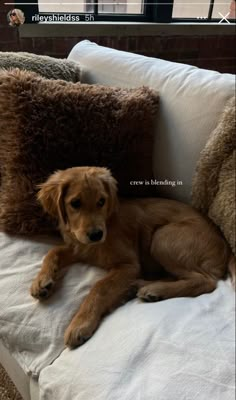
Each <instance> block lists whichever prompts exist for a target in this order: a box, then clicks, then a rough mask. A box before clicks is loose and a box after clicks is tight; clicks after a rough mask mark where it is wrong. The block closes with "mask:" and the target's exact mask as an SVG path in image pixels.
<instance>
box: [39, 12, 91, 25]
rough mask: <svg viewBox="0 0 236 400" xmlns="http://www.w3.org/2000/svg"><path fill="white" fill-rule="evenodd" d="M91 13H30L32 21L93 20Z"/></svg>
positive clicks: (76, 21)
mask: <svg viewBox="0 0 236 400" xmlns="http://www.w3.org/2000/svg"><path fill="white" fill-rule="evenodd" d="M94 20H95V19H94V16H93V15H92V14H80V15H78V14H51V15H39V14H35V15H32V22H72V23H73V22H74V23H78V22H93V21H94Z"/></svg>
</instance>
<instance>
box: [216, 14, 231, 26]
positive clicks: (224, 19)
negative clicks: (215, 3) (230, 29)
mask: <svg viewBox="0 0 236 400" xmlns="http://www.w3.org/2000/svg"><path fill="white" fill-rule="evenodd" d="M218 14H220V16H221V17H222V19H221V20H220V22H219V24H221V22H223V21H225V22H228V24H230V22H229V21H228V20H227V17H228V15H229V14H230V12H228V13H227V14H226V15H225V16H224V15H222V14H221V13H220V12H218Z"/></svg>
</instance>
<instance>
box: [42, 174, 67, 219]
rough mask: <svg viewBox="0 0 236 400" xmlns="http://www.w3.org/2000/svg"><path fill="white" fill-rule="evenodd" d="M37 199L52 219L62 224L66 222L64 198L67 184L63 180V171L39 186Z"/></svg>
mask: <svg viewBox="0 0 236 400" xmlns="http://www.w3.org/2000/svg"><path fill="white" fill-rule="evenodd" d="M38 187H39V188H40V190H39V192H38V194H37V198H38V200H39V201H40V203H41V205H42V206H43V209H44V211H46V212H47V213H48V214H49V215H51V216H52V217H55V218H57V219H60V220H61V221H62V222H64V224H66V222H67V215H66V210H65V205H64V196H65V193H66V190H67V188H68V183H67V182H65V181H64V180H63V171H57V172H55V173H54V174H52V175H51V176H50V177H49V178H48V180H47V181H46V182H44V183H42V184H41V185H38Z"/></svg>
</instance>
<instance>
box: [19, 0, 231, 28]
mask: <svg viewBox="0 0 236 400" xmlns="http://www.w3.org/2000/svg"><path fill="white" fill-rule="evenodd" d="M157 1H158V0H144V2H147V3H148V4H144V13H143V14H108V13H107V14H102V13H100V14H98V4H96V5H95V9H94V11H95V13H91V12H84V13H70V12H68V13H66V12H60V13H58V12H55V14H57V15H64V14H65V13H66V14H71V15H77V16H78V15H79V16H81V18H83V17H84V16H85V15H86V14H87V15H88V14H89V15H93V16H94V18H95V21H104V22H109V21H111V22H151V23H155V22H156V23H171V22H173V23H183V24H184V23H185V24H186V23H190V24H192V23H196V24H198V23H208V24H209V23H215V24H216V23H218V22H219V21H220V17H219V18H212V14H213V10H214V3H215V0H210V3H209V11H208V16H207V18H205V19H204V21H202V20H201V19H199V20H198V19H197V18H176V17H172V12H173V7H174V0H160V2H161V4H158V3H157ZM34 2H35V3H36V2H38V0H34ZM95 2H96V0H94V3H95ZM18 3H22V0H15V5H16V7H17V4H18ZM27 3H29V4H30V3H31V4H30V5H29V6H28V5H27ZM20 8H21V10H22V11H23V12H24V14H25V23H26V24H27V23H30V24H37V23H38V22H37V21H32V15H36V14H38V15H45V16H49V15H53V13H42V12H41V13H39V7H38V4H37V5H32V0H24V5H21V6H20ZM82 20H83V19H82ZM230 22H231V23H235V22H236V20H235V19H231V20H230Z"/></svg>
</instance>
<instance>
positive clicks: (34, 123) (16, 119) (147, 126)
mask: <svg viewBox="0 0 236 400" xmlns="http://www.w3.org/2000/svg"><path fill="white" fill-rule="evenodd" d="M158 102H159V98H158V95H157V93H156V92H154V91H152V90H150V89H148V88H145V87H142V88H138V89H127V90H125V89H119V88H110V87H104V86H98V85H86V84H80V83H75V84H74V83H68V82H65V81H55V80H47V79H44V78H42V77H40V76H39V75H37V74H34V73H29V72H25V71H20V70H13V71H8V72H7V71H5V72H4V71H2V72H0V165H1V166H2V167H1V170H2V171H1V173H2V184H1V189H0V228H1V229H2V230H5V231H6V232H9V233H11V232H14V233H16V232H17V233H33V232H44V231H48V228H49V226H51V224H50V223H49V222H50V221H49V220H48V218H49V217H47V216H45V215H43V214H42V210H41V207H40V206H39V204H37V202H36V200H35V193H36V185H37V184H39V183H42V182H43V181H44V180H45V179H46V178H47V177H48V176H49V175H50V174H51V173H52V172H53V171H55V170H57V169H65V168H68V167H73V166H87V165H88V166H89V165H90V166H91V165H96V166H106V167H108V168H110V169H111V171H112V173H113V174H114V176H115V177H116V178H117V180H118V182H119V190H120V194H121V195H131V196H141V195H151V194H152V192H151V188H152V187H151V186H146V185H144V184H143V185H140V186H136V185H130V181H144V180H145V179H146V180H150V179H151V178H152V148H153V131H154V129H153V128H154V123H155V116H156V114H157V109H158Z"/></svg>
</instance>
